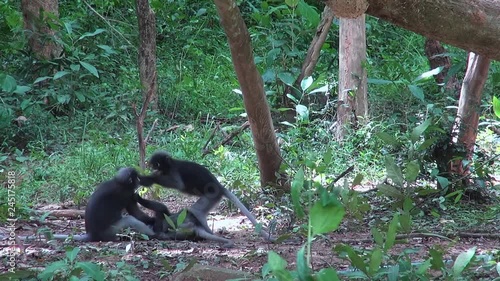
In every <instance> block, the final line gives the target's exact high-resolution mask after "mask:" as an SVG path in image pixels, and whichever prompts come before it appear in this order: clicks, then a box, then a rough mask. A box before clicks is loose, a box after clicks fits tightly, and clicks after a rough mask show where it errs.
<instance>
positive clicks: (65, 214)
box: [35, 209, 85, 219]
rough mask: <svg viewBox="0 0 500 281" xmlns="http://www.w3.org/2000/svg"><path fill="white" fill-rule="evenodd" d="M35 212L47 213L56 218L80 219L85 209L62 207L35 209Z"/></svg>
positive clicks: (83, 215)
mask: <svg viewBox="0 0 500 281" xmlns="http://www.w3.org/2000/svg"><path fill="white" fill-rule="evenodd" d="M35 213H36V214H38V215H44V214H47V213H49V216H52V217H56V218H70V219H81V218H84V217H85V210H76V209H63V210H43V211H42V210H36V211H35Z"/></svg>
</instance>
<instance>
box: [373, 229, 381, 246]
mask: <svg viewBox="0 0 500 281" xmlns="http://www.w3.org/2000/svg"><path fill="white" fill-rule="evenodd" d="M371 232H372V236H373V240H375V243H376V244H377V245H378V246H380V247H382V246H384V237H383V236H382V233H380V231H379V230H378V229H376V228H375V227H374V228H372V229H371Z"/></svg>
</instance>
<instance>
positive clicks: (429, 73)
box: [413, 66, 444, 83]
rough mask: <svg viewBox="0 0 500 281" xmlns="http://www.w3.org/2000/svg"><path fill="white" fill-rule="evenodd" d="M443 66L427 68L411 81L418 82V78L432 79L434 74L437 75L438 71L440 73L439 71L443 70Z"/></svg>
mask: <svg viewBox="0 0 500 281" xmlns="http://www.w3.org/2000/svg"><path fill="white" fill-rule="evenodd" d="M443 69H444V67H443V66H440V67H436V68H434V69H432V70H429V71H426V72H424V73H422V74H420V75H419V76H418V77H417V78H415V80H413V82H414V83H415V82H418V81H420V80H427V79H434V75H438V74H439V73H441V71H443Z"/></svg>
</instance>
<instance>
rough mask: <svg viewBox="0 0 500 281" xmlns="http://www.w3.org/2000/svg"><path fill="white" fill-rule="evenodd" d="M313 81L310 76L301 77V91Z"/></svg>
mask: <svg viewBox="0 0 500 281" xmlns="http://www.w3.org/2000/svg"><path fill="white" fill-rule="evenodd" d="M313 82H314V80H313V78H312V77H311V76H309V77H306V78H304V79H302V81H301V82H300V88H301V89H302V91H303V92H305V91H306V90H307V88H309V87H311V85H312V83H313Z"/></svg>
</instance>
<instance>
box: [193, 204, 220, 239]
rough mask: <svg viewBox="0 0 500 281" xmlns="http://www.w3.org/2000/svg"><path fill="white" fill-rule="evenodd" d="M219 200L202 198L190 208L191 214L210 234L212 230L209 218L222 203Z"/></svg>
mask: <svg viewBox="0 0 500 281" xmlns="http://www.w3.org/2000/svg"><path fill="white" fill-rule="evenodd" d="M220 198H221V197H218V198H207V197H204V196H202V197H200V198H199V199H198V201H196V202H195V203H194V204H193V205H191V207H189V208H188V210H189V212H190V213H191V214H192V215H193V216H194V217H195V218H196V220H198V222H199V224H200V225H201V226H202V227H203V228H204V229H205V230H206V231H207V232H208V233H212V234H213V232H212V229H211V228H210V227H209V226H208V222H207V216H208V213H209V212H210V210H212V209H213V208H214V207H215V205H217V204H218V203H219V201H220Z"/></svg>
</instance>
